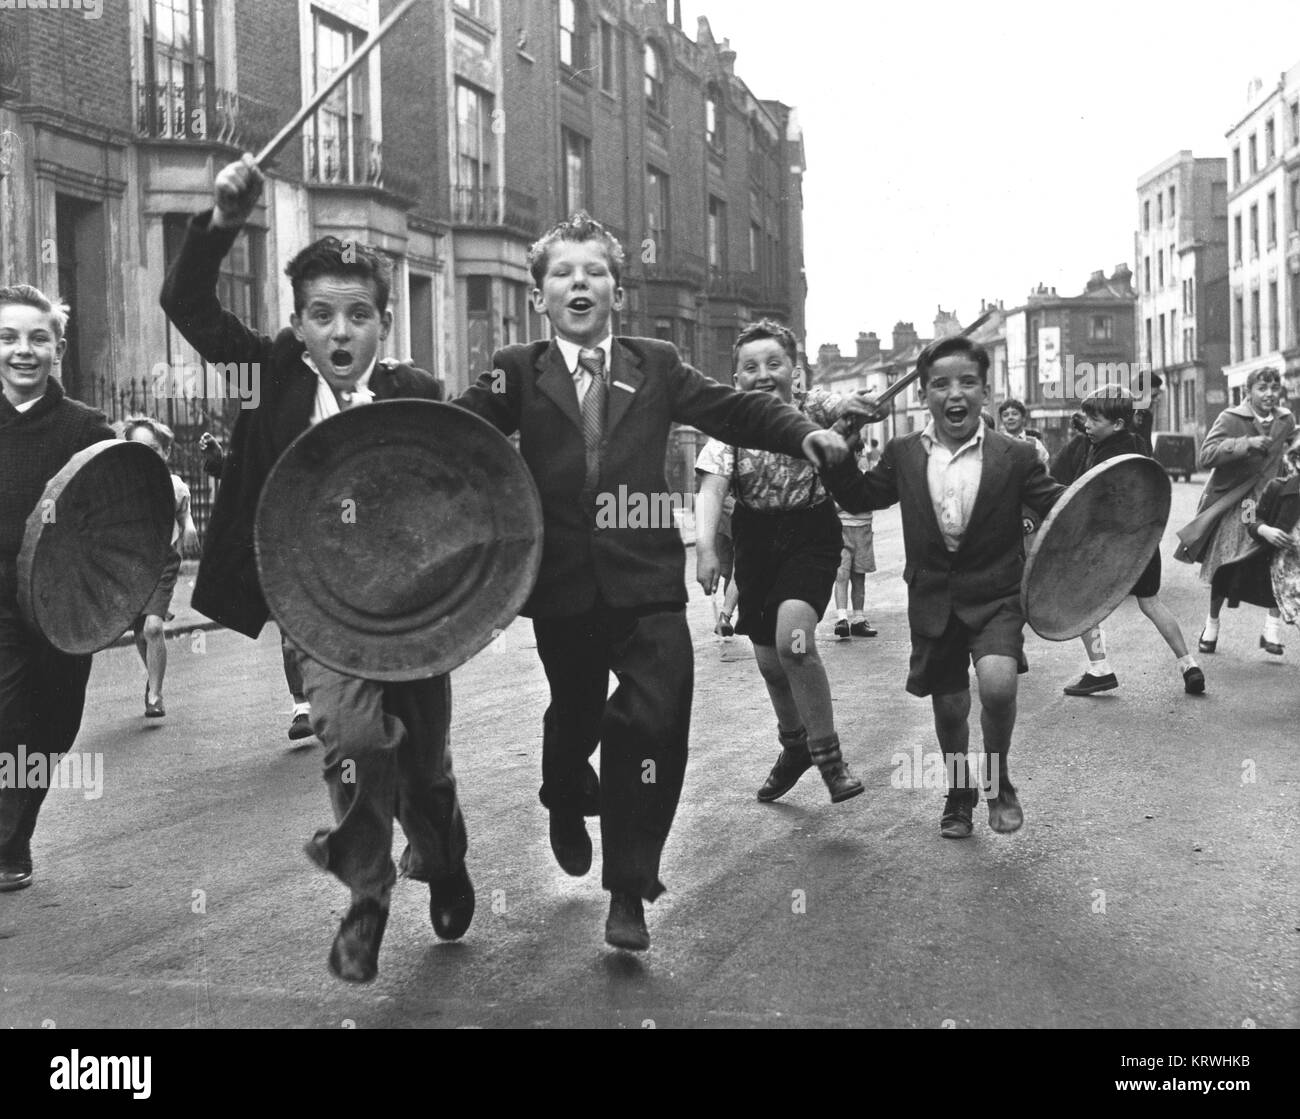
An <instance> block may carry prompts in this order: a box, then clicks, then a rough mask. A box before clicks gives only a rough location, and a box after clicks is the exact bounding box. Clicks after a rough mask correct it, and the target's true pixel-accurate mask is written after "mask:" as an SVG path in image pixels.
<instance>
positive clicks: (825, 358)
mask: <svg viewBox="0 0 1300 1119" xmlns="http://www.w3.org/2000/svg"><path fill="white" fill-rule="evenodd" d="M841 360H843V359H842V358H841V357H840V348H839V346H837V345H836V344H835V343H834V342H824V343H822V345H820V346H818V347H817V368H818V369H824V368H826V366H828V365H834V364H835V363H836V362H837V361H841Z"/></svg>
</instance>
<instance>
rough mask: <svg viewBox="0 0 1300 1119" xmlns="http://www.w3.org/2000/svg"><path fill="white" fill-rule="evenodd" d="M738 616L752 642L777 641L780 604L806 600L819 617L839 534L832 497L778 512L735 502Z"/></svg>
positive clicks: (836, 557)
mask: <svg viewBox="0 0 1300 1119" xmlns="http://www.w3.org/2000/svg"><path fill="white" fill-rule="evenodd" d="M732 527H733V529H734V532H735V543H736V586H737V587H739V589H740V599H739V608H740V620H739V621H738V622H737V623H736V632H737V633H742V634H744V635H745V636H746V637H748V638H749V639H750V640H751V641H752V642H753V643H754V644H755V645H775V644H776V615H777V611H778V610H779V609H780V606H781V603H783V602H789V601H790V600H792V599H793V600H797V601H800V602H806V603H808V605H809V606H811V607H812V608H813V611H814V612H815V613H816V615H817V617H818V618H820V617H821V616H822V615H823V614H824V613H825V612H826V606H827V604H828V603H829V602H830V600H831V593H832V591H834V589H835V572H836V570H837V568H838V567H839V562H840V551H841V549H842V547H843V543H844V536H843V534H842V533H841V531H840V518H839V515H838V514H837V513H836V512H835V503H834V502H833V501H823V502H822V503H821V504H820V505H814V506H806V507H804V508H801V509H795V510H791V511H786V512H781V513H756V512H754V511H753V510H751V509H747V508H745V507H744V506H743V505H737V506H736V511H735V513H734V514H733V515H732Z"/></svg>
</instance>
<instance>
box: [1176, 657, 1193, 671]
mask: <svg viewBox="0 0 1300 1119" xmlns="http://www.w3.org/2000/svg"><path fill="white" fill-rule="evenodd" d="M1195 667H1196V658H1195V657H1194V656H1192V654H1191V653H1188V654H1187V656H1185V657H1179V658H1178V671H1179V672H1186V671H1187V670H1188V669H1189V668H1195Z"/></svg>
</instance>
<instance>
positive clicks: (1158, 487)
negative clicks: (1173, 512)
mask: <svg viewBox="0 0 1300 1119" xmlns="http://www.w3.org/2000/svg"><path fill="white" fill-rule="evenodd" d="M1170 495H1171V489H1170V485H1169V476H1168V475H1167V474H1166V473H1165V472H1164V469H1163V468H1162V467H1161V466H1160V464H1159V463H1158V462H1156V461H1155V460H1154V459H1149V458H1147V457H1146V456H1145V455H1120V456H1119V457H1117V458H1113V459H1107V460H1106V461H1105V462H1103V463H1101V464H1100V465H1098V466H1095V467H1093V469H1091V470H1089V471H1088V473H1087V474H1085V475H1083V477H1081V478H1080V479H1078V481H1076V482H1075V483H1074V484H1073V485H1072V486H1070V488H1069V489H1067V490H1066V491H1065V493H1063V494H1062V495H1061V497H1060V499H1059V500H1058V501H1057V503H1056V504H1055V505H1054V506H1053V507H1052V510H1051V512H1049V513H1048V514H1047V517H1046V519H1044V521H1043V525H1042V528H1040V529H1039V530H1038V538H1037V539H1036V540H1035V541H1034V543H1033V546H1032V547H1031V548H1030V550H1029V557H1028V558H1027V559H1026V560H1025V573H1024V577H1023V578H1022V579H1021V581H1020V605H1021V607H1022V608H1023V610H1024V612H1025V617H1026V618H1028V619H1029V624H1030V625H1031V626H1033V628H1034V632H1035V633H1037V634H1038V635H1039V636H1040V637H1045V638H1047V639H1048V640H1049V641H1068V640H1069V639H1070V638H1071V637H1078V636H1079V635H1080V634H1082V633H1086V632H1087V631H1088V630H1089V629H1091V628H1092V627H1093V626H1094V625H1096V624H1097V623H1098V622H1100V621H1102V620H1103V619H1104V618H1107V617H1109V616H1110V614H1111V613H1112V612H1113V611H1114V610H1115V607H1117V606H1118V605H1119V604H1120V603H1121V602H1123V601H1124V599H1125V598H1126V597H1128V595H1129V593H1130V592H1131V591H1132V589H1133V585H1134V584H1135V583H1136V582H1137V581H1138V577H1139V576H1140V575H1141V574H1142V572H1143V570H1144V569H1145V568H1146V565H1147V564H1148V563H1149V562H1150V560H1151V555H1152V553H1153V552H1154V551H1155V550H1156V548H1158V547H1159V546H1160V539H1161V537H1162V536H1163V535H1164V531H1165V522H1166V521H1167V520H1168V519H1169V503H1170Z"/></svg>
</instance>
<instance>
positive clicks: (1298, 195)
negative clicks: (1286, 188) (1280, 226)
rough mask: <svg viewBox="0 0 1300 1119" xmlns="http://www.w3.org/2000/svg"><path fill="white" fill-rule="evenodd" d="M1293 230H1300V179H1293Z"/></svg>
mask: <svg viewBox="0 0 1300 1119" xmlns="http://www.w3.org/2000/svg"><path fill="white" fill-rule="evenodd" d="M1291 232H1292V233H1295V232H1300V179H1292V180H1291Z"/></svg>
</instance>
